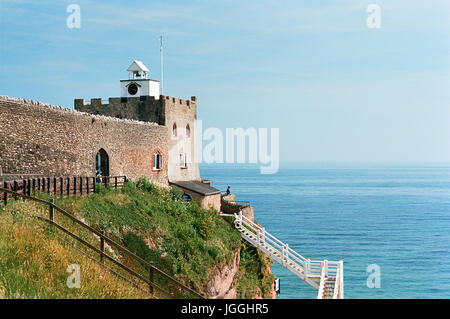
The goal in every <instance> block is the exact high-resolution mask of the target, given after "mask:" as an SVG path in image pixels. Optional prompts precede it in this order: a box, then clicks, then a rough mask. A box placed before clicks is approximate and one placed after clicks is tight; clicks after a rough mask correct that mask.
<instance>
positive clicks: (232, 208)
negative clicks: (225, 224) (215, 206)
mask: <svg viewBox="0 0 450 319" xmlns="http://www.w3.org/2000/svg"><path fill="white" fill-rule="evenodd" d="M221 210H222V212H223V213H225V214H237V213H239V211H241V210H242V215H244V216H245V217H247V218H248V219H250V220H252V221H254V218H255V216H254V208H253V206H250V205H243V204H238V203H236V196H235V195H233V194H230V195H222V196H221Z"/></svg>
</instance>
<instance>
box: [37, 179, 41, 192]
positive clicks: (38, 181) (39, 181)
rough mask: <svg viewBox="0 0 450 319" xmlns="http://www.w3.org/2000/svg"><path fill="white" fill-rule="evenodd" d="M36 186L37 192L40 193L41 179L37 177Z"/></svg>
mask: <svg viewBox="0 0 450 319" xmlns="http://www.w3.org/2000/svg"><path fill="white" fill-rule="evenodd" d="M37 184H38V192H40V191H41V178H40V177H39V178H38V180H37Z"/></svg>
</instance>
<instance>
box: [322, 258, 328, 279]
mask: <svg viewBox="0 0 450 319" xmlns="http://www.w3.org/2000/svg"><path fill="white" fill-rule="evenodd" d="M323 266H324V267H325V270H324V271H325V277H328V260H326V259H325V260H324V261H323Z"/></svg>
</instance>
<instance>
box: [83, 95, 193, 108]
mask: <svg viewBox="0 0 450 319" xmlns="http://www.w3.org/2000/svg"><path fill="white" fill-rule="evenodd" d="M159 100H160V101H163V100H166V101H170V102H172V103H173V104H180V105H186V106H191V105H193V104H196V103H197V97H196V96H191V99H190V100H186V99H181V98H177V97H173V96H168V95H160V97H159ZM106 101H108V102H106ZM146 101H151V102H154V101H158V100H157V99H156V98H155V97H154V96H149V95H147V96H145V95H143V96H139V97H110V98H109V99H107V100H105V99H103V98H91V99H90V100H86V99H84V98H80V99H75V100H74V104H75V107H76V108H79V107H83V106H92V107H108V106H109V105H113V104H118V103H123V104H125V103H138V102H146Z"/></svg>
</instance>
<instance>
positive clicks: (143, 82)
mask: <svg viewBox="0 0 450 319" xmlns="http://www.w3.org/2000/svg"><path fill="white" fill-rule="evenodd" d="M127 71H128V80H120V96H121V97H140V96H153V97H155V99H156V100H158V99H159V81H156V80H151V79H149V77H150V74H149V73H150V71H149V70H148V68H147V67H146V66H145V65H144V63H142V62H141V61H137V60H134V61H133V63H131V65H130V66H129V67H128V69H127Z"/></svg>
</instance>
